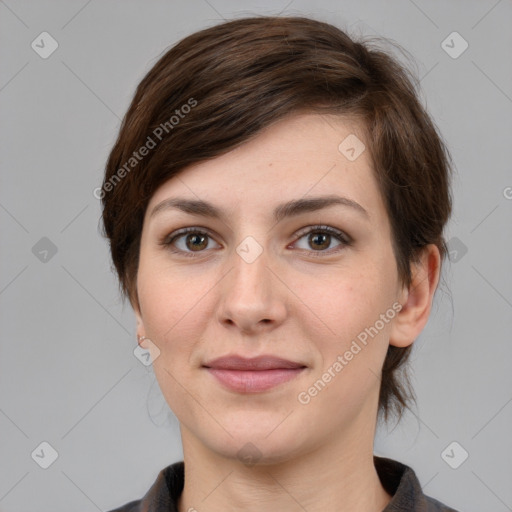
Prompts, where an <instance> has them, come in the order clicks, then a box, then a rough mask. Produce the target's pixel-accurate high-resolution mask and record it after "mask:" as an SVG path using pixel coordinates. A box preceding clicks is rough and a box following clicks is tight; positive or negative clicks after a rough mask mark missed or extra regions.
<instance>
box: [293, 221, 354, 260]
mask: <svg viewBox="0 0 512 512" xmlns="http://www.w3.org/2000/svg"><path fill="white" fill-rule="evenodd" d="M298 236H299V239H298V240H297V242H295V244H294V245H296V246H297V248H298V249H302V250H306V251H308V252H309V253H310V254H312V255H313V256H323V255H324V254H325V255H326V256H327V255H329V254H333V253H335V252H339V251H341V250H343V249H344V248H345V247H347V246H349V245H350V244H351V243H352V239H351V238H350V237H349V236H348V235H346V234H345V233H344V232H343V231H340V230H338V229H335V228H332V227H330V226H312V227H309V228H307V229H304V230H302V231H301V232H300V233H299V234H298ZM303 239H304V241H302V240H303ZM333 242H334V243H335V244H336V245H333ZM301 245H302V247H301Z"/></svg>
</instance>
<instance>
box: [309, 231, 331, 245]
mask: <svg viewBox="0 0 512 512" xmlns="http://www.w3.org/2000/svg"><path fill="white" fill-rule="evenodd" d="M329 238H330V235H325V234H321V233H315V234H313V235H311V241H312V242H313V243H314V244H315V245H317V247H318V245H320V246H322V248H324V247H329ZM322 240H323V243H322ZM326 241H327V243H326ZM317 242H319V243H317Z"/></svg>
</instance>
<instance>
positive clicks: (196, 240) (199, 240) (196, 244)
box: [187, 235, 206, 249]
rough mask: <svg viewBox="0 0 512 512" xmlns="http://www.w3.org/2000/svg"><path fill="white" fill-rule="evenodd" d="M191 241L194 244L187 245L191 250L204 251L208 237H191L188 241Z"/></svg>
mask: <svg viewBox="0 0 512 512" xmlns="http://www.w3.org/2000/svg"><path fill="white" fill-rule="evenodd" d="M190 240H192V243H190V244H187V245H189V249H202V248H203V246H204V245H205V244H204V242H205V240H206V237H205V236H203V235H189V237H188V241H190Z"/></svg>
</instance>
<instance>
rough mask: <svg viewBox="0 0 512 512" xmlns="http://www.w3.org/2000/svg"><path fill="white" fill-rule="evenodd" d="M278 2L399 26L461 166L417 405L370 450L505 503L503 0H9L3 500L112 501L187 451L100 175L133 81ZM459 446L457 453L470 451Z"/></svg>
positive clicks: (357, 30) (510, 390) (293, 9)
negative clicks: (111, 234) (143, 346)
mask: <svg viewBox="0 0 512 512" xmlns="http://www.w3.org/2000/svg"><path fill="white" fill-rule="evenodd" d="M279 12H282V13H283V14H291V15H293V14H295V15H310V16H313V17H316V18H318V19H322V20H326V21H329V22H331V23H334V24H336V25H337V26H339V27H340V28H343V29H347V30H348V31H349V32H350V33H351V34H352V35H356V36H357V35H370V36H371V35H382V36H385V37H389V38H392V39H394V40H395V41H397V42H398V43H399V44H401V45H403V46H404V47H405V48H406V49H407V50H409V51H410V53H411V54H412V55H413V57H414V59H415V61H416V62H417V70H416V71H417V73H418V75H419V77H421V79H422V80H421V84H422V88H423V99H424V101H425V102H426V104H427V108H428V109H429V111H430V112H431V114H432V115H433V117H434V119H435V121H436V123H437V124H438V126H439V128H440V130H441V132H442V134H443V135H444V137H445V139H446V140H447V142H448V145H449V147H450V149H451V152H452V154H453V157H454V163H455V167H456V171H457V176H456V180H455V183H454V197H455V211H454V215H453V218H452V220H451V222H450V225H449V229H448V239H450V247H451V250H452V259H453V261H452V263H451V264H450V265H449V266H446V269H445V274H444V278H445V283H444V284H443V286H442V289H441V291H440V292H439V293H438V294H437V297H436V303H435V308H434V312H433V315H432V317H431V319H430V321H429V324H428V326H427V328H426V330H425V331H424V332H423V333H422V335H421V336H420V338H419V339H418V340H417V343H416V348H415V351H414V356H413V370H414V384H415V387H416V391H417V395H418V406H417V408H416V409H415V410H414V412H413V413H409V414H408V415H407V416H406V417H405V418H404V420H403V423H402V424H401V425H400V426H398V427H396V428H393V424H392V425H391V426H390V427H389V428H387V429H386V428H382V429H381V430H380V432H379V434H378V436H377V440H376V446H375V451H376V453H377V454H380V455H386V456H391V457H393V458H396V459H399V460H401V461H403V462H405V463H407V464H410V465H411V466H412V467H413V468H414V469H415V470H416V473H417V475H418V477H419V479H420V481H421V483H422V485H423V487H424V490H425V492H426V493H427V494H430V495H433V496H435V497H437V498H438V499H440V500H442V501H444V502H446V503H448V504H450V505H452V506H454V507H455V508H459V509H460V510H461V511H463V512H466V511H467V512H476V511H482V510H486V511H490V510H493V511H496V512H500V511H506V510H512V487H511V486H510V482H511V479H512V457H511V453H512V438H511V436H510V431H511V429H510V427H511V423H512V422H511V420H512V403H511V402H512V386H511V382H512V372H510V362H511V361H512V357H511V356H512V344H511V343H510V341H511V336H510V334H511V331H512V315H511V308H512V277H511V274H512V273H511V272H510V261H511V254H512V237H511V230H510V226H511V222H510V221H511V210H512V200H511V197H512V188H511V187H512V175H511V172H510V171H511V162H512V144H511V142H512V139H511V135H512V116H511V114H512V69H511V66H510V62H511V49H512V31H511V30H510V27H511V26H512V23H511V22H512V2H510V1H507V0H501V1H496V0H492V1H448V2H446V1H443V2H441V1H436V2H432V1H431V2H428V1H420V0H415V1H412V0H411V1H408V0H400V1H398V0H397V1H388V2H382V1H380V2H377V1H366V2H360V1H355V0H354V1H343V2H340V1H334V0H315V1H314V2H312V1H303V0H294V1H291V2H290V1H289V0H283V1H272V2H270V1H263V2H256V1H243V2H241V1H238V2H237V1H234V0H230V1H227V0H209V1H206V0H192V1H187V2H185V1H179V2H175V1H172V2H170V1H167V2H163V1H149V2H142V1H122V2H121V1H104V2H100V1H99V0H92V1H84V0H80V1H64V0H62V1H19V0H6V1H0V34H1V35H0V38H1V39H0V41H1V43H0V52H1V69H0V108H1V118H0V119H1V121H0V130H1V133H0V140H1V165H2V176H1V180H2V181H1V189H0V225H1V230H2V231H1V233H2V236H1V238H0V244H1V252H0V261H1V274H0V325H1V328H0V332H1V356H0V432H1V435H0V510H1V511H2V512H15V511H16V512H22V511H29V510H38V511H40V512H45V511H52V512H59V511H64V510H65V511H69V510H83V511H87V510H90V511H95V510H102V511H103V510H109V509H110V508H113V507H115V506H119V505H121V504H123V503H125V502H127V501H129V500H132V499H138V498H140V497H141V496H142V495H143V494H144V493H145V492H146V491H147V489H148V488H149V486H150V485H151V484H152V482H153V481H154V479H155V477H156V475H157V473H158V471H159V470H160V469H162V468H163V467H165V466H167V465H168V464H170V463H172V462H175V461H177V460H181V457H182V452H181V447H180V441H179V429H178V423H177V421H176V419H175V417H174V416H173V415H172V413H171V412H170V411H169V409H168V407H167V406H166V404H165V402H164V401H163V398H162V396H161V394H160V391H159V388H158V386H157V384H156V383H155V379H154V376H153V373H152V369H151V366H148V367H146V366H144V365H143V364H142V363H141V362H140V361H139V360H138V359H137V358H136V357H135V356H134V354H133V350H134V348H135V347H136V341H135V330H134V326H135V324H134V321H133V318H132V312H131V310H130V308H129V306H124V307H123V305H122V302H121V301H120V299H119V295H118V292H117V285H116V281H115V279H114V277H113V275H112V273H111V270H110V261H109V255H108V250H107V245H106V242H105V241H104V240H103V239H102V238H101V237H100V235H99V233H98V221H99V215H100V205H99V201H97V200H96V199H95V198H94V196H93V190H94V189H95V188H96V187H97V186H99V184H100V182H101V176H102V169H103V166H104V163H105V160H106V158H107V155H108V152H109V149H110V148H111V146H112V144H113V142H114V138H115V136H116V134H117V130H118V128H119V124H120V118H122V116H123V115H124V112H125V110H126V108H127V107H128V104H129V101H130V99H131V96H132V94H133V92H134V89H135V87H136V85H137V83H138V82H139V80H140V79H141V78H142V77H143V75H144V74H145V73H146V72H147V71H148V70H149V69H150V67H151V66H152V65H153V64H154V62H155V61H156V59H157V57H158V56H159V55H160V54H161V53H162V52H163V51H164V50H165V49H166V48H167V47H168V46H169V45H171V44H173V43H174V42H176V41H178V40H179V39H181V38H183V37H184V36H186V35H188V34H190V33H191V32H193V31H196V30H199V29H201V28H204V27H206V26H211V25H214V24H216V23H218V22H219V21H221V20H222V18H226V19H229V18H233V17H240V16H246V15H250V14H253V13H261V14H263V13H265V14H277V13H279ZM43 31H47V32H49V33H50V34H51V36H52V37H53V38H54V39H55V40H56V41H57V42H58V45H59V46H58V49H57V50H56V51H55V52H54V53H53V54H52V55H51V56H50V57H48V58H47V59H43V58H41V57H40V56H39V55H38V54H37V53H36V52H35V51H34V50H33V49H32V48H31V43H32V41H34V40H36V42H37V39H36V38H37V37H38V36H39V34H40V33H41V32H43ZM454 31H456V32H458V33H459V34H460V35H461V36H462V37H463V38H464V40H466V41H467V43H468V44H469V47H468V49H467V50H466V51H465V52H464V53H462V54H461V55H460V56H458V58H453V57H452V56H450V55H449V54H448V53H447V52H446V51H445V49H444V48H443V47H442V42H443V41H444V40H445V39H446V38H447V36H448V35H449V34H451V33H452V32H454ZM448 41H450V39H448ZM448 44H450V45H451V46H454V48H453V49H452V52H453V51H456V50H457V49H460V48H461V44H462V41H461V40H460V39H456V40H454V42H453V43H452V42H449V43H448ZM46 48H48V46H46ZM43 237H47V238H48V239H49V240H51V242H52V244H54V246H55V248H56V250H57V252H56V253H55V254H53V253H52V247H51V246H50V245H49V242H48V240H43V241H40V240H41V238H43ZM34 246H35V249H34ZM45 250H46V251H49V252H47V253H45V252H44V251H45ZM54 250H55V249H54ZM466 251H467V252H466ZM43 441H46V442H48V443H49V444H50V445H51V446H52V447H53V448H54V449H55V450H56V451H57V452H58V458H57V459H56V460H55V462H54V463H53V464H52V465H51V466H50V467H48V469H42V468H41V467H40V466H39V464H38V463H36V461H35V460H39V461H41V460H42V459H43V458H44V457H49V452H48V450H46V452H44V450H43V453H44V456H43V455H41V453H42V452H40V450H41V448H39V452H38V450H37V449H38V447H39V445H40V443H41V442H43ZM453 441H457V443H459V445H460V446H461V447H462V448H463V449H464V450H466V451H467V452H468V453H469V457H468V459H467V460H466V461H464V462H463V463H462V464H461V465H460V466H459V467H458V468H457V469H452V467H450V466H449V465H448V464H447V463H446V462H445V460H446V456H445V458H444V460H443V457H442V456H441V454H442V452H443V450H444V449H445V448H446V447H447V446H448V445H449V444H450V443H452V442H453ZM34 450H36V453H40V457H39V459H38V458H37V457H36V456H34V458H33V457H32V456H31V454H32V453H33V452H34ZM448 453H449V454H450V455H451V460H452V463H454V462H453V461H455V463H457V462H460V460H461V457H462V455H461V454H462V453H463V452H462V451H461V448H459V447H456V448H455V449H454V451H453V452H451V451H450V450H448Z"/></svg>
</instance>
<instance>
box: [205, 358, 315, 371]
mask: <svg viewBox="0 0 512 512" xmlns="http://www.w3.org/2000/svg"><path fill="white" fill-rule="evenodd" d="M203 366H205V367H206V368H216V369H221V370H246V371H250V370H276V369H279V368H284V369H290V368H304V367H305V366H306V365H304V364H302V363H297V362H294V361H288V360H287V359H283V358H281V357H275V356H258V357H253V358H247V357H241V356H237V355H232V356H224V357H219V358H217V359H213V360H211V361H208V362H206V363H205V364H203Z"/></svg>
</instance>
